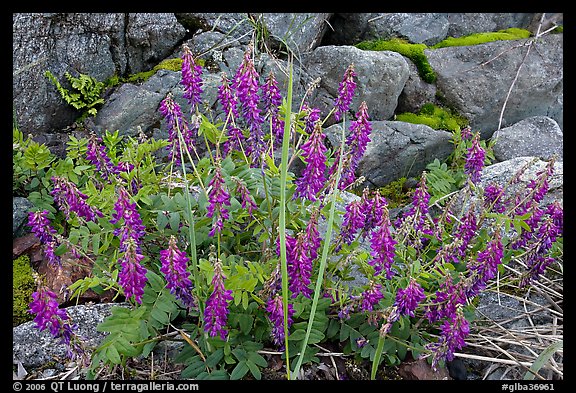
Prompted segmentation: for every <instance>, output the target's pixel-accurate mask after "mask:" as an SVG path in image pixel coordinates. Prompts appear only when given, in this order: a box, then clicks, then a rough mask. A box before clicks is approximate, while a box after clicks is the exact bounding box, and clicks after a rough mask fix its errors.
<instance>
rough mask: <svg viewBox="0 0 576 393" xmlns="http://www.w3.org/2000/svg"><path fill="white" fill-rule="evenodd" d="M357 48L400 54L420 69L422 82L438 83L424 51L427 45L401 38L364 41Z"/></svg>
mask: <svg viewBox="0 0 576 393" xmlns="http://www.w3.org/2000/svg"><path fill="white" fill-rule="evenodd" d="M355 46H356V47H357V48H359V49H363V50H375V51H382V50H389V51H393V52H398V53H400V54H401V55H403V56H406V57H408V58H409V59H410V60H412V62H413V63H414V64H415V65H416V67H417V68H418V73H419V75H420V77H421V78H422V80H424V81H425V82H427V83H434V82H436V73H435V72H434V69H433V68H432V66H431V65H430V63H428V58H427V57H426V54H425V53H424V50H425V49H428V47H427V46H426V44H412V43H410V42H408V41H406V40H404V39H401V38H392V39H390V40H381V39H378V40H374V41H363V42H360V43H358V44H356V45H355Z"/></svg>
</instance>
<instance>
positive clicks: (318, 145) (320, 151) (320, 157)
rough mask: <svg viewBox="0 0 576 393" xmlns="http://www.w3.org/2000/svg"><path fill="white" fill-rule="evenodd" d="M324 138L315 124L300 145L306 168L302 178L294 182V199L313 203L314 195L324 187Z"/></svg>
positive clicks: (319, 126)
mask: <svg viewBox="0 0 576 393" xmlns="http://www.w3.org/2000/svg"><path fill="white" fill-rule="evenodd" d="M325 137H326V136H325V135H324V133H323V132H322V126H321V125H320V122H317V123H316V126H315V127H314V131H313V132H312V134H311V135H310V138H309V139H308V140H307V141H306V143H304V144H303V145H302V151H303V153H302V157H303V158H304V161H305V162H306V167H305V168H304V170H303V171H302V176H301V177H300V178H299V179H298V180H297V181H296V192H295V193H294V196H295V197H302V198H306V199H308V200H310V201H315V200H316V194H317V193H318V192H319V191H320V190H321V189H322V188H323V187H324V184H325V183H326V176H325V172H326V150H327V149H326V146H325V145H324V138H325Z"/></svg>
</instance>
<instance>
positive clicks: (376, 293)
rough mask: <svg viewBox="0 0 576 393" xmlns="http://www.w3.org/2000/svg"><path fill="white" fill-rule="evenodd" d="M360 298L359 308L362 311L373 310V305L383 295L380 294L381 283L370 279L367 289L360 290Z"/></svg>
mask: <svg viewBox="0 0 576 393" xmlns="http://www.w3.org/2000/svg"><path fill="white" fill-rule="evenodd" d="M360 298H361V299H362V303H360V309H361V310H362V311H373V310H374V306H375V305H377V304H378V302H379V301H380V300H381V299H383V298H384V295H383V294H382V285H381V284H379V283H377V282H374V281H371V282H370V284H369V286H368V289H366V290H365V291H364V292H362V294H361V295H360Z"/></svg>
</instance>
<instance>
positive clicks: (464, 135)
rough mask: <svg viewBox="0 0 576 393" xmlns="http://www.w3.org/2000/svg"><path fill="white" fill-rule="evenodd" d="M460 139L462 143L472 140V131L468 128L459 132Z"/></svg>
mask: <svg viewBox="0 0 576 393" xmlns="http://www.w3.org/2000/svg"><path fill="white" fill-rule="evenodd" d="M460 137H461V138H462V140H463V141H468V140H470V139H472V137H473V135H472V129H471V128H470V127H465V128H463V129H462V131H461V132H460Z"/></svg>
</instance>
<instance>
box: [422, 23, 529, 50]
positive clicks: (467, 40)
mask: <svg viewBox="0 0 576 393" xmlns="http://www.w3.org/2000/svg"><path fill="white" fill-rule="evenodd" d="M531 35H532V33H530V31H529V30H526V29H520V28H517V27H511V28H509V29H505V30H498V31H495V32H488V33H475V34H470V35H467V36H464V37H457V38H455V37H448V38H446V39H445V40H443V41H440V42H439V43H437V44H435V45H433V46H431V47H430V48H431V49H438V48H446V47H450V46H470V45H478V44H485V43H487V42H493V41H504V40H519V39H523V38H529V37H530V36H531Z"/></svg>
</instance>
